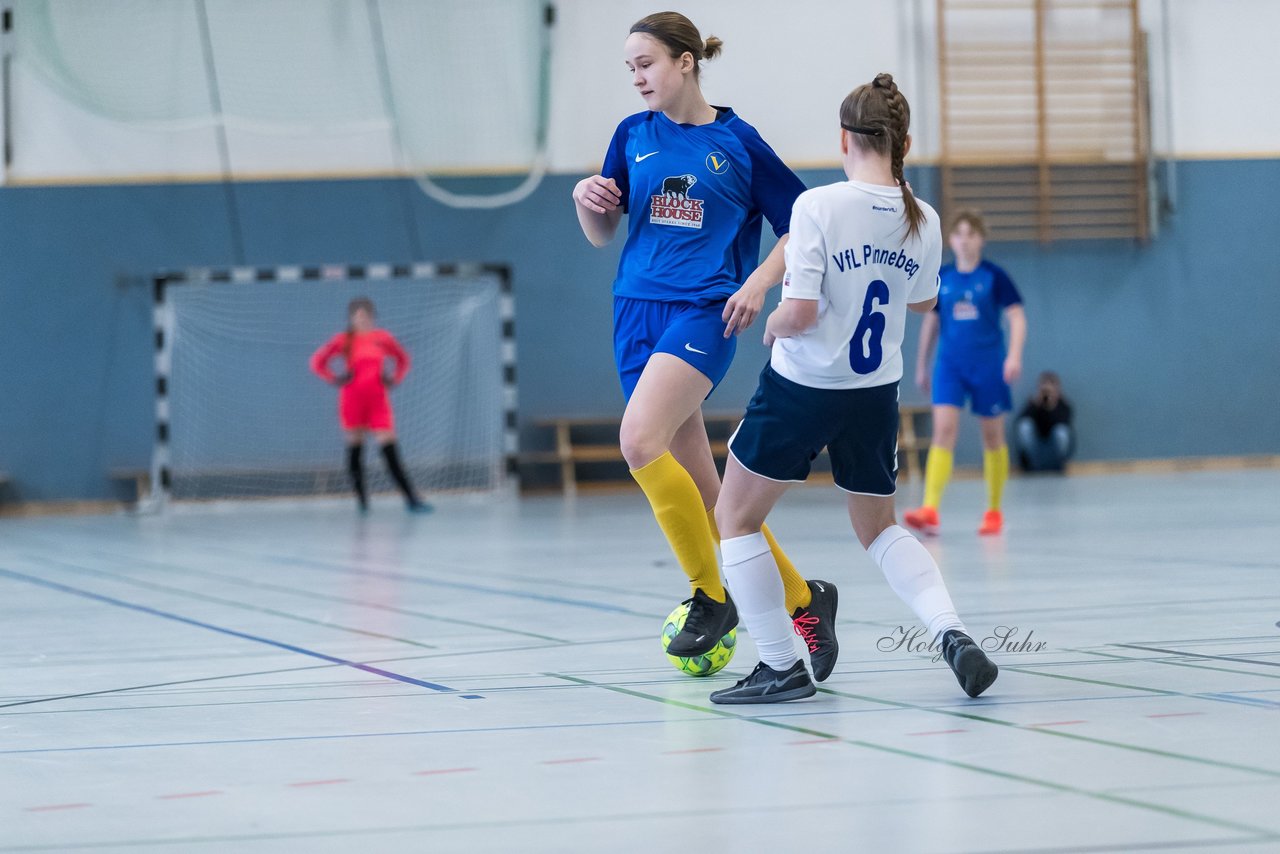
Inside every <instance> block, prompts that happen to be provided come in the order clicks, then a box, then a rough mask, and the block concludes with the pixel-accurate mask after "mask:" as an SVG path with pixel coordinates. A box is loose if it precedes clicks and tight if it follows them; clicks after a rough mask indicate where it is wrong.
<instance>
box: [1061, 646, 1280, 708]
mask: <svg viewBox="0 0 1280 854" xmlns="http://www.w3.org/2000/svg"><path fill="white" fill-rule="evenodd" d="M1063 649H1064V650H1065V651H1066V652H1078V653H1080V654H1081V655H1097V656H1101V657H1102V658H1113V659H1115V660H1117V661H1132V662H1142V663H1145V664H1163V665H1165V666H1167V667H1190V668H1192V669H1194V670H1217V671H1219V672H1220V673H1232V674H1235V675H1237V676H1257V677H1258V678H1260V679H1280V674H1277V673H1258V672H1256V671H1253V670H1236V669H1235V668H1233V667H1217V666H1215V665H1212V664H1192V663H1191V662H1189V661H1170V660H1169V659H1166V658H1134V657H1133V656H1131V655H1116V654H1115V653H1112V652H1099V651H1097V650H1093V649H1074V648H1070V647H1063ZM1186 696H1188V697H1198V696H1199V695H1197V694H1188V695H1186ZM1200 699H1204V698H1203V697H1201V698H1200Z"/></svg>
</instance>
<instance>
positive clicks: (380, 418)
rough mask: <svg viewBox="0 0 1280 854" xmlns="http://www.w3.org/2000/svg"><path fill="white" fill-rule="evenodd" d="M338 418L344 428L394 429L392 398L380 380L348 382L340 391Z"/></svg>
mask: <svg viewBox="0 0 1280 854" xmlns="http://www.w3.org/2000/svg"><path fill="white" fill-rule="evenodd" d="M338 420H339V422H341V424H342V429H343V430H357V429H361V428H363V429H366V430H393V429H395V427H394V421H393V418H392V415H391V399H390V398H389V397H388V396H387V389H386V387H385V386H383V384H382V383H381V382H380V381H379V382H378V383H377V384H374V383H358V384H357V383H348V384H346V385H344V386H343V387H342V390H341V391H339V392H338Z"/></svg>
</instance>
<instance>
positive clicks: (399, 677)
mask: <svg viewBox="0 0 1280 854" xmlns="http://www.w3.org/2000/svg"><path fill="white" fill-rule="evenodd" d="M0 577H4V578H10V579H13V580H15V581H25V582H27V583H28V584H34V585H36V586H37V587H44V588H46V589H49V590H55V591H57V592H59V593H67V594H70V595H72V596H79V597H80V598H82V599H89V600H91V601H94V602H102V603H104V604H107V605H114V606H115V607H117V608H127V609H129V610H131V611H138V612H139V613H143V614H150V615H151V616H153V617H160V618H162V619H165V620H171V621H173V622H176V623H183V624H185V625H188V626H195V627H196V628H201V629H208V630H209V631H212V632H218V633H220V634H224V635H229V636H231V637H234V638H240V639H241V640H247V641H252V642H254V643H260V644H265V645H267V646H273V647H276V648H277V649H283V650H285V651H286V652H293V653H297V654H298V655H306V656H310V657H311V658H318V659H320V660H321V661H327V662H329V663H330V664H340V665H342V666H343V667H350V668H353V669H355V670H359V671H362V672H364V673H369V674H372V675H374V676H381V677H383V678H384V679H394V680H395V681H397V682H404V683H406V684H408V685H417V686H418V687H420V688H427V689H428V690H431V691H439V692H441V693H446V694H456V693H458V691H457V689H456V688H450V687H448V686H447V685H440V684H439V683H436V682H428V681H426V680H425V679H415V678H413V677H412V676H405V675H404V674H402V673H394V672H392V671H390V670H383V669H382V668H380V667H373V666H372V665H368V664H361V663H360V662H358V661H350V660H349V659H345V658H338V657H337V656H335V655H328V654H326V653H323V652H317V651H316V650H313V649H307V648H305V647H301V646H295V645H294V644H291V643H285V642H284V641H277V640H272V639H270V638H264V637H259V636H258V635H251V634H249V633H248V632H241V631H236V630H235V629H228V628H225V627H223V626H215V625H214V624H213V623H205V622H202V621H200V620H193V619H191V618H190V617H184V616H182V615H180V614H173V613H170V612H168V611H162V610H160V609H159V608H152V607H150V606H147V605H139V604H136V603H134V602H126V601H125V600H123V599H116V598H114V597H112V596H104V595H102V594H101V593H94V592H92V591H90V590H81V589H80V588H78V587H71V586H70V585H67V584H59V583H58V582H56V581H48V580H46V579H43V578H37V577H36V576H34V575H26V574H25V573H21V572H14V571H13V570H11V569H3V568H0Z"/></svg>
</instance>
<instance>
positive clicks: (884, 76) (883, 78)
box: [871, 72, 898, 92]
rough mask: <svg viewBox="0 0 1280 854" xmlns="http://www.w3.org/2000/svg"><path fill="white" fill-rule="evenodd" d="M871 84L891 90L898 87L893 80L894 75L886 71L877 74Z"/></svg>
mask: <svg viewBox="0 0 1280 854" xmlns="http://www.w3.org/2000/svg"><path fill="white" fill-rule="evenodd" d="M871 85H872V86H874V87H876V88H877V89H888V90H889V91H891V92H892V91H894V90H895V89H897V88H898V87H897V86H896V85H895V84H894V82H893V75H892V74H888V73H886V72H881V73H879V74H877V75H876V79H875V80H872V81H871Z"/></svg>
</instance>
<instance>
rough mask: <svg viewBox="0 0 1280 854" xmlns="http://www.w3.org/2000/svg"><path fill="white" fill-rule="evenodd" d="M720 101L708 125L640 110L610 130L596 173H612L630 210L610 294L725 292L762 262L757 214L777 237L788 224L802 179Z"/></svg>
mask: <svg viewBox="0 0 1280 854" xmlns="http://www.w3.org/2000/svg"><path fill="white" fill-rule="evenodd" d="M716 110H717V111H718V115H717V116H716V120H715V121H714V122H712V123H711V124H707V125H687V124H676V123H675V122H673V121H671V119H669V118H667V117H666V116H665V115H663V114H662V113H661V112H653V111H645V112H643V113H637V114H635V115H634V116H628V117H627V118H625V119H623V120H622V123H621V124H619V125H618V129H617V130H616V131H615V132H614V134H613V141H612V142H610V143H609V151H608V153H607V154H605V158H604V167H603V168H602V169H601V170H600V174H601V175H602V176H604V177H605V178H612V179H613V180H614V181H616V182H617V184H618V189H619V190H621V191H622V204H623V210H625V211H626V212H627V214H628V223H627V242H626V245H625V246H623V248H622V258H621V259H620V260H619V262H618V276H617V278H616V279H614V282H613V292H614V294H615V295H616V296H620V297H629V298H632V299H648V300H658V301H662V302H673V301H686V302H698V303H710V302H718V301H721V300H725V299H728V298H729V297H730V296H732V295H733V293H734V292H735V291H737V290H738V288H739V286H741V284H742V282H743V281H744V280H745V279H746V278H747V276H749V275H750V274H751V272H752V271H753V270H755V268H756V266H757V264H758V263H759V260H760V224H761V218H762V217H763V218H767V219H768V220H769V223H770V224H771V225H772V226H773V231H774V234H776V235H778V236H779V237H781V236H782V235H783V234H786V232H787V229H788V228H789V227H790V223H791V204H792V203H793V202H794V201H795V200H796V197H797V196H799V195H800V193H802V192H804V189H805V187H804V184H803V183H802V182H801V181H800V179H799V178H798V177H796V175H795V173H794V172H792V171H791V170H790V169H788V168H787V167H786V165H785V164H784V163H783V162H782V161H781V160H780V159H779V158H778V155H777V154H775V153H774V151H773V149H772V148H770V147H769V146H768V144H767V143H766V142H765V141H764V140H763V139H761V138H760V134H759V133H757V132H756V129H755V128H753V127H752V126H751V125H749V124H747V123H746V122H744V121H743V120H742V119H740V118H738V116H737V114H735V113H734V112H733V110H731V109H729V108H728V107H717V108H716Z"/></svg>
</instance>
